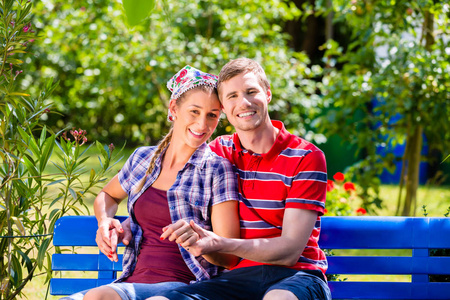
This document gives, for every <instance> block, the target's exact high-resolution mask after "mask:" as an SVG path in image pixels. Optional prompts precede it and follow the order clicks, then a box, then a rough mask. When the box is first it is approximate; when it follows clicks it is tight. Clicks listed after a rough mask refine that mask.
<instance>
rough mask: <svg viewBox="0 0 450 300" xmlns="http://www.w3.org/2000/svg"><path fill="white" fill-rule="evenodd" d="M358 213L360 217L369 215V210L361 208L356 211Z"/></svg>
mask: <svg viewBox="0 0 450 300" xmlns="http://www.w3.org/2000/svg"><path fill="white" fill-rule="evenodd" d="M356 213H357V214H358V215H365V214H367V210H365V209H364V208H362V207H360V208H358V209H357V210H356Z"/></svg>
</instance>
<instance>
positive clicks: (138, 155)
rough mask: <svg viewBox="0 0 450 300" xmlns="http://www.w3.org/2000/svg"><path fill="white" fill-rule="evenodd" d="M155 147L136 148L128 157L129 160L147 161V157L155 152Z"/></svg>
mask: <svg viewBox="0 0 450 300" xmlns="http://www.w3.org/2000/svg"><path fill="white" fill-rule="evenodd" d="M155 150H156V146H141V147H138V148H136V149H135V150H134V151H133V153H132V154H131V155H130V159H131V160H133V161H136V160H138V161H140V160H145V159H148V157H149V156H151V155H152V153H153V152H155Z"/></svg>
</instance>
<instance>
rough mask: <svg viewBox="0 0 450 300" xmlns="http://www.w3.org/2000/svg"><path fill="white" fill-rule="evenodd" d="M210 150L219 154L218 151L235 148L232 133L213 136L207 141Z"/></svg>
mask: <svg viewBox="0 0 450 300" xmlns="http://www.w3.org/2000/svg"><path fill="white" fill-rule="evenodd" d="M209 147H211V150H212V151H214V152H216V153H217V154H219V155H220V153H222V152H224V151H226V152H228V151H232V150H233V149H235V147H234V142H233V136H232V135H221V136H218V137H217V138H215V139H214V140H213V141H212V142H210V143H209Z"/></svg>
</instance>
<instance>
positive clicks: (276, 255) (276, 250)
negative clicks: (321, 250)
mask: <svg viewBox="0 0 450 300" xmlns="http://www.w3.org/2000/svg"><path fill="white" fill-rule="evenodd" d="M316 219H317V212H316V211H312V210H305V209H296V208H287V209H286V210H285V213H284V219H283V231H282V234H281V236H280V237H275V238H262V239H230V238H224V237H221V236H218V235H216V234H214V233H213V232H210V231H207V230H204V229H202V228H200V227H199V226H198V225H196V224H194V223H193V222H191V226H192V227H193V228H194V230H195V231H196V232H197V234H198V235H199V237H200V239H199V240H198V241H197V242H196V243H194V244H192V245H187V247H188V248H189V252H191V253H192V254H194V255H202V254H205V253H210V252H221V253H227V254H233V255H236V256H239V257H242V258H245V259H249V260H253V261H257V262H261V263H269V264H274V265H282V266H293V265H295V264H296V263H297V261H298V259H299V258H300V256H301V254H302V253H303V250H304V249H305V247H306V244H307V242H308V239H309V237H310V235H311V232H312V230H313V228H314V225H315V222H316Z"/></svg>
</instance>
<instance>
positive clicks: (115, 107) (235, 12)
mask: <svg viewBox="0 0 450 300" xmlns="http://www.w3.org/2000/svg"><path fill="white" fill-rule="evenodd" d="M299 15H300V11H299V10H298V9H297V8H296V7H295V5H293V4H291V3H289V2H284V1H279V0H270V1H267V0H257V1H250V0H242V1H232V0H225V1H223V0H220V1H219V0H212V1H201V0H192V1H174V0H168V1H158V2H157V5H156V7H155V9H154V10H153V11H152V13H151V15H150V16H149V18H147V19H146V20H144V21H143V22H142V23H140V24H139V25H136V26H135V27H133V28H131V29H130V28H128V27H127V26H126V25H125V23H124V14H123V12H122V9H121V6H120V4H119V3H117V2H116V1H106V0H98V1H92V0H88V1H83V2H80V1H74V0H69V1H54V0H44V1H42V2H41V3H38V4H37V5H36V14H35V23H36V27H37V30H38V32H39V34H40V35H41V36H43V37H45V38H43V40H42V42H37V43H34V45H33V49H34V53H35V58H34V59H32V61H30V63H31V64H33V65H34V71H35V72H34V74H30V76H28V77H26V78H25V81H24V84H26V85H29V86H30V88H31V89H33V88H34V86H35V85H37V84H38V83H39V82H41V81H43V80H45V78H47V77H55V78H56V79H58V80H60V81H61V85H60V86H59V87H57V88H56V90H55V92H54V93H53V95H52V100H53V101H54V102H55V103H56V109H57V111H58V112H60V113H61V114H62V115H63V117H62V118H58V119H53V118H52V116H49V120H48V123H49V124H53V126H58V124H60V123H62V122H68V123H69V124H70V123H74V122H75V121H77V122H79V123H80V124H82V126H83V128H84V129H86V130H87V131H88V132H89V133H90V134H92V135H93V137H94V138H95V139H99V140H102V141H104V140H106V139H108V140H112V141H114V142H115V143H117V142H119V141H122V140H124V139H125V140H127V142H128V145H135V144H137V143H142V142H146V143H149V144H155V143H156V141H158V140H159V139H160V138H161V136H162V135H163V133H164V132H167V130H168V127H169V125H170V124H169V123H167V122H166V121H165V120H166V113H167V105H168V100H169V91H168V90H167V89H166V82H167V80H168V79H169V78H170V77H171V76H172V75H173V74H174V73H176V72H177V71H178V70H179V69H180V68H182V67H183V66H185V65H187V64H189V65H192V66H194V67H196V68H199V69H202V70H205V71H209V72H213V73H218V72H219V70H220V68H221V67H222V66H223V65H224V64H225V63H226V62H228V61H229V60H230V59H232V58H237V57H242V56H246V57H250V58H254V59H256V60H258V61H259V62H260V63H261V64H262V65H263V67H264V69H265V70H266V71H267V74H268V77H269V80H270V82H271V86H272V92H273V95H274V97H273V100H272V102H271V106H270V110H271V114H272V117H273V118H274V119H283V120H284V121H285V124H286V126H287V128H288V129H289V130H291V131H292V132H293V133H297V134H301V135H306V136H307V137H308V138H309V137H311V136H312V135H311V132H310V131H309V130H310V128H309V124H310V123H311V120H312V118H313V116H314V115H315V114H316V113H318V110H317V102H318V97H317V95H315V91H316V83H315V81H314V80H312V79H314V77H315V76H316V75H317V74H319V73H320V72H321V69H320V68H318V67H314V68H313V67H311V68H309V67H308V65H307V64H308V58H307V56H306V55H305V54H302V53H296V52H293V51H292V50H289V48H288V47H287V46H286V44H287V43H286V40H287V39H288V36H287V35H286V34H284V33H283V32H282V29H283V24H284V22H285V21H286V20H289V19H293V18H296V17H298V16H299ZM59 126H61V125H59ZM231 131H232V128H231V126H228V124H227V123H226V121H225V120H224V121H223V122H222V124H221V125H220V127H219V128H218V130H217V131H216V134H225V133H230V132H231Z"/></svg>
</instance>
